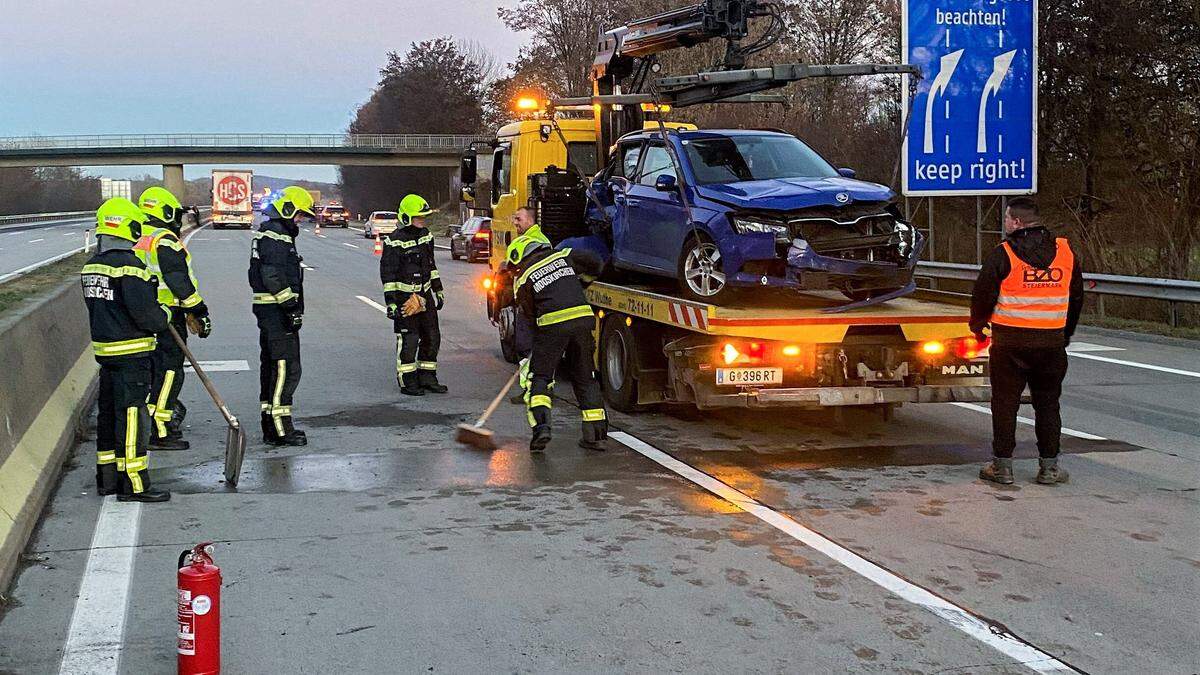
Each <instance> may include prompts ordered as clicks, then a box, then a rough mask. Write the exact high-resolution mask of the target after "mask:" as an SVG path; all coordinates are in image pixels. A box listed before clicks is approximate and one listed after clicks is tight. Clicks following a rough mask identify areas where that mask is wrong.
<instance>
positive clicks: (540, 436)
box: [529, 424, 550, 454]
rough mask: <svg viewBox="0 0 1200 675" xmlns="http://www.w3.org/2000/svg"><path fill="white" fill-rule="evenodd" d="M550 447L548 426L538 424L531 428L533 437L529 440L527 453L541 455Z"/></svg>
mask: <svg viewBox="0 0 1200 675" xmlns="http://www.w3.org/2000/svg"><path fill="white" fill-rule="evenodd" d="M547 445H550V425H549V424H539V425H537V426H535V427H534V428H533V436H532V437H531V438H530V439H529V452H531V453H539V454H540V453H543V452H545V451H546V446H547Z"/></svg>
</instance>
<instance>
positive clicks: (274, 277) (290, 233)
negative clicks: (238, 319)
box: [249, 185, 313, 446]
mask: <svg viewBox="0 0 1200 675" xmlns="http://www.w3.org/2000/svg"><path fill="white" fill-rule="evenodd" d="M312 207H313V198H312V195H311V194H310V193H309V192H308V190H305V189H304V188H300V187H296V186H294V185H292V186H288V187H286V188H284V189H283V192H282V193H281V194H280V196H279V198H277V199H276V200H275V201H273V202H271V203H270V204H269V205H268V206H267V207H266V208H265V209H263V213H264V215H266V217H267V219H266V220H264V221H263V223H262V224H261V225H259V228H258V231H257V232H255V233H254V238H253V240H252V242H251V244H250V272H249V277H250V289H251V290H252V291H253V292H254V318H255V319H256V320H257V321H258V347H259V377H258V381H259V395H258V399H259V406H260V407H261V409H262V416H261V421H262V431H263V441H264V442H265V443H267V444H269V445H276V446H282V445H308V438H307V436H305V434H304V432H303V431H300V430H298V429H296V427H295V424H294V423H293V422H292V396H293V394H295V393H296V387H297V386H298V385H299V384H300V327H301V326H302V325H303V324H304V271H303V269H302V268H301V267H300V261H301V260H303V258H301V257H300V254H299V252H297V251H296V236H297V235H298V234H300V227H299V225H297V224H296V218H297V217H298V216H299V215H300V214H301V213H305V214H308V215H309V216H312V215H313V208H312Z"/></svg>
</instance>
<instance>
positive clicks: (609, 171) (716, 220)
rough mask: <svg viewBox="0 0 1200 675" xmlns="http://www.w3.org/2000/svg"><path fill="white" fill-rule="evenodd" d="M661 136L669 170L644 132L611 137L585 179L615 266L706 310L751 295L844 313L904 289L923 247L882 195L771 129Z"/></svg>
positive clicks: (656, 140) (889, 197)
mask: <svg viewBox="0 0 1200 675" xmlns="http://www.w3.org/2000/svg"><path fill="white" fill-rule="evenodd" d="M668 138H669V140H670V142H671V144H672V146H673V148H674V153H673V154H674V158H677V160H678V162H679V164H680V166H679V167H678V168H679V169H680V170H678V171H677V170H676V164H675V161H673V157H672V153H671V152H668V150H667V148H666V146H665V145H663V139H662V135H661V133H660V132H658V131H654V130H647V131H642V132H636V133H633V134H628V135H626V136H623V137H622V138H621V139H620V140H619V141H618V142H617V144H616V147H615V152H614V153H613V155H612V161H611V162H610V163H609V165H608V166H607V167H606V168H605V169H604V170H603V171H602V172H601V173H600V174H598V175H597V176H596V178H595V180H594V182H593V188H594V192H595V193H596V194H597V196H598V198H599V201H600V202H601V203H602V204H603V205H604V206H605V210H606V211H607V212H608V218H607V219H606V220H608V221H609V222H610V223H611V231H610V232H609V233H608V234H609V236H610V238H611V242H610V244H611V249H612V251H611V253H612V263H613V266H614V267H615V268H617V269H619V270H627V271H633V272H641V273H647V274H652V275H657V276H662V277H670V278H673V279H675V280H677V282H678V283H679V288H680V290H681V291H682V292H683V294H684V295H685V296H687V297H689V298H691V299H695V300H700V301H704V302H713V303H717V304H721V303H723V302H725V301H727V300H729V299H730V298H729V296H730V295H731V294H733V293H735V292H737V289H739V288H741V289H744V288H752V287H753V288H763V287H768V288H783V289H795V290H804V291H817V290H836V291H841V292H842V293H843V294H845V295H846V296H847V297H848V298H850V299H851V300H853V301H855V302H854V303H852V304H853V305H858V304H860V303H862V304H866V303H873V302H881V301H884V300H886V299H889V298H893V297H898V296H900V295H904V294H906V293H909V292H911V291H912V290H913V288H914V285H913V279H912V276H913V271H914V269H915V266H916V263H917V259H918V258H919V257H920V254H921V249H922V248H923V246H924V239H923V238H922V236H921V234H920V233H919V232H917V230H916V229H915V228H914V227H912V225H910V224H909V223H907V222H905V220H904V218H903V216H902V214H901V213H900V211H899V210H898V209H897V207H896V205H895V203H894V197H895V195H894V193H893V192H892V191H891V190H890V189H888V188H887V187H885V186H883V185H878V184H876V183H869V182H866V181H861V180H856V179H855V178H854V172H853V171H852V170H850V169H835V168H834V167H833V166H832V165H830V164H829V162H827V161H826V160H825V159H824V158H822V157H821V156H820V155H819V154H817V152H815V151H814V150H813V149H811V148H809V147H808V146H807V145H805V144H804V143H803V142H801V141H800V139H798V138H796V137H795V136H792V135H790V134H787V133H783V132H777V131H750V130H728V131H724V130H721V131H713V130H703V131H688V130H671V131H670V132H669V135H668ZM681 188H682V189H681ZM681 192H682V193H683V194H684V195H686V202H685V201H684V199H683V198H681ZM848 306H849V305H848Z"/></svg>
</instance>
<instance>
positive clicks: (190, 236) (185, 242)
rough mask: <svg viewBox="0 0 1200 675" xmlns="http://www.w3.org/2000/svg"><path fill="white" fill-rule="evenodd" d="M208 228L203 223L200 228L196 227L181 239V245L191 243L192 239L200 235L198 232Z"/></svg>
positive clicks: (206, 239) (205, 239) (206, 224)
mask: <svg viewBox="0 0 1200 675" xmlns="http://www.w3.org/2000/svg"><path fill="white" fill-rule="evenodd" d="M208 226H209V223H205V224H203V225H201V226H200V227H197V228H196V229H194V230H192V231H191V232H189V233H188V235H187V236H186V237H184V238H183V245H184V246H187V245H188V244H189V243H191V241H192V237H194V236H196V235H197V234H200V230H203V229H204V228H206V227H208ZM200 241H208V238H204V239H201V240H200Z"/></svg>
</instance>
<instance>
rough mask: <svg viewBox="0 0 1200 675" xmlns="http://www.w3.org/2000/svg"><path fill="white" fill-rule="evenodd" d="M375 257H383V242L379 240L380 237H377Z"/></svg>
mask: <svg viewBox="0 0 1200 675" xmlns="http://www.w3.org/2000/svg"><path fill="white" fill-rule="evenodd" d="M375 255H383V241H382V240H380V239H379V235H378V234H377V235H375Z"/></svg>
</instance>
